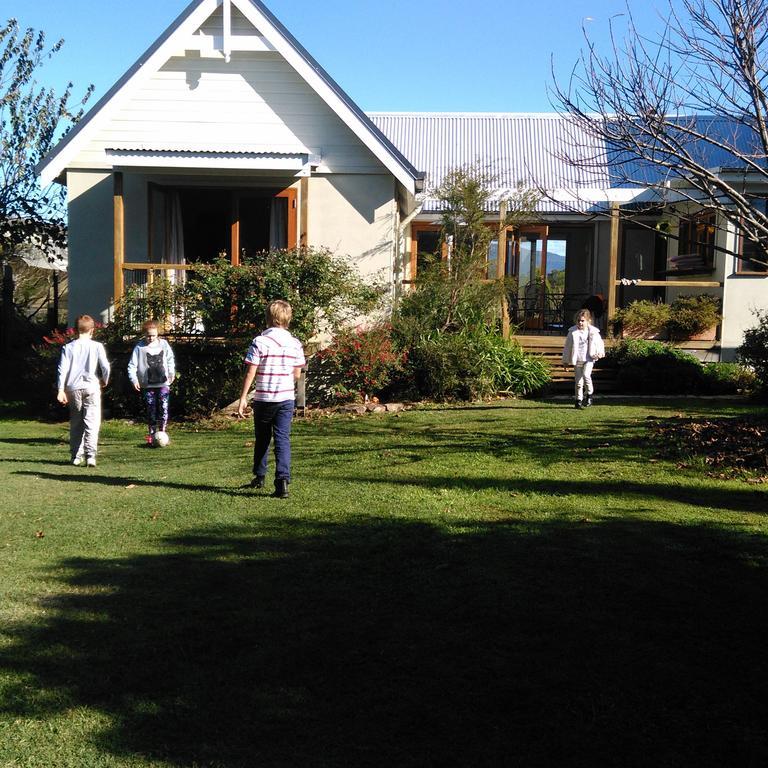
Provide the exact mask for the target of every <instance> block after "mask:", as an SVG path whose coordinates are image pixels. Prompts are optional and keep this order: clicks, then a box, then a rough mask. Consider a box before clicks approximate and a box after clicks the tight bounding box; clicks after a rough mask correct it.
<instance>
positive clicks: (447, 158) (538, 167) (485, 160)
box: [369, 112, 764, 213]
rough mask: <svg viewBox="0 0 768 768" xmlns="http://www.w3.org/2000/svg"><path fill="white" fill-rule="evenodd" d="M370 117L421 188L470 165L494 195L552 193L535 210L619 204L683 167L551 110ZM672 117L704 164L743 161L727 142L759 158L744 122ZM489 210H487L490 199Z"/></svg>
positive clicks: (432, 207) (428, 204)
mask: <svg viewBox="0 0 768 768" xmlns="http://www.w3.org/2000/svg"><path fill="white" fill-rule="evenodd" d="M369 117H370V118H371V120H372V121H373V122H374V123H375V124H376V125H377V126H378V127H379V129H380V130H381V131H382V133H384V134H385V135H386V136H387V137H388V138H389V139H390V140H391V141H392V143H393V144H395V145H396V146H397V147H398V148H399V149H400V151H401V152H402V153H403V154H404V155H405V156H406V157H407V158H408V159H409V160H410V161H411V163H412V164H413V165H414V166H416V167H417V168H419V169H420V170H423V171H425V173H426V185H425V189H426V190H427V191H428V190H429V189H434V188H435V187H438V186H439V185H440V183H441V182H442V180H443V179H444V178H445V174H446V172H447V171H449V170H451V169H454V168H458V167H462V166H477V167H478V168H480V169H481V170H483V171H484V172H486V173H487V174H488V175H489V176H490V178H492V179H494V180H495V183H496V185H497V187H498V190H499V195H498V196H503V195H504V194H505V193H507V192H508V190H512V189H514V188H515V187H516V186H518V184H520V183H522V184H523V185H524V186H527V187H531V188H534V189H541V190H546V191H547V192H549V193H553V197H554V199H550V198H547V197H543V198H542V199H541V201H540V203H539V205H538V206H537V207H538V210H539V211H540V212H551V213H555V212H566V211H583V212H599V211H603V212H604V211H605V210H606V204H607V201H608V200H609V199H617V200H620V201H621V202H623V203H626V202H628V201H629V200H631V199H632V198H633V197H634V196H635V195H638V194H641V193H642V190H643V188H644V187H648V186H654V185H660V184H663V183H664V182H665V181H666V180H672V181H674V180H680V179H682V178H683V173H684V169H682V168H681V169H680V171H679V172H678V171H676V170H675V169H674V168H673V169H671V170H667V169H666V168H664V167H663V165H661V164H656V163H650V162H647V161H642V160H639V159H638V158H637V157H635V156H632V155H630V154H627V153H626V152H623V151H616V150H614V149H611V148H610V147H608V146H607V145H606V144H605V143H604V141H602V140H598V139H596V138H595V137H594V136H593V135H590V132H588V131H586V130H584V128H582V127H580V126H578V125H576V124H575V123H574V122H573V121H571V120H570V119H569V117H568V116H567V115H561V114H556V113H538V114H524V113H441V112H438V113H418V112H392V113H389V112H371V113H369ZM677 120H678V121H679V125H680V128H681V130H680V133H679V136H678V140H679V142H680V143H681V144H682V145H684V146H685V148H686V150H687V151H688V152H690V154H691V156H692V157H694V158H695V159H696V160H697V162H699V163H700V164H701V165H703V166H704V167H708V168H717V167H720V166H727V165H729V164H730V165H733V164H734V163H735V164H737V165H740V166H741V167H743V163H740V162H739V157H738V156H737V155H736V154H734V152H730V151H728V149H727V148H728V147H736V148H738V151H739V152H740V153H743V156H749V157H753V158H759V157H761V155H760V153H761V151H762V150H761V144H760V141H759V136H758V135H757V133H756V132H755V130H754V129H753V128H751V127H749V126H743V125H739V124H738V123H736V122H735V121H734V120H732V119H728V118H722V117H715V116H702V115H694V116H689V117H685V116H681V117H679V118H677ZM702 137H705V138H702ZM663 159H664V158H663V157H660V160H663ZM579 160H581V161H582V162H581V163H579ZM763 160H764V158H763ZM573 161H575V162H573ZM608 190H610V192H608ZM555 193H556V194H555ZM488 209H489V210H493V209H494V203H493V202H492V203H491V204H490V205H489V206H488ZM423 210H424V211H425V212H427V213H429V212H435V211H438V210H439V206H438V204H437V202H436V201H435V200H434V199H433V198H431V197H429V196H428V195H427V197H426V199H425V200H424V203H423Z"/></svg>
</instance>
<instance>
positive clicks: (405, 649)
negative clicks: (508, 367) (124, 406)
mask: <svg viewBox="0 0 768 768" xmlns="http://www.w3.org/2000/svg"><path fill="white" fill-rule="evenodd" d="M165 544H166V547H167V553H165V554H147V555H143V556H135V557H126V558H124V559H117V560H98V559H86V558H82V559H76V560H68V561H65V562H59V563H56V564H54V566H52V575H51V577H52V578H53V577H54V576H53V575H54V574H55V578H57V579H60V580H61V594H60V595H57V596H54V597H52V598H50V599H48V600H46V601H45V603H44V607H45V609H46V612H45V615H44V616H43V617H42V618H40V619H38V620H37V622H36V623H34V624H32V625H29V626H25V625H18V626H14V627H10V628H8V630H7V636H8V642H7V643H6V645H5V646H4V647H3V649H2V650H1V651H0V666H1V667H2V669H3V670H4V672H5V673H6V674H11V675H12V676H14V677H16V679H18V680H19V683H18V686H17V687H15V688H14V689H12V690H10V691H9V692H7V694H6V697H5V700H4V702H3V704H2V710H3V711H4V712H5V713H6V714H8V715H10V716H12V717H15V718H46V717H49V716H52V715H54V714H57V713H60V712H63V711H70V710H71V709H72V708H77V707H86V708H90V709H92V710H95V711H97V712H99V713H101V714H103V715H104V716H105V717H106V718H107V722H108V723H109V725H108V726H106V727H105V728H104V730H102V731H101V732H99V733H97V734H96V735H95V736H94V737H93V738H95V740H96V744H97V746H98V748H99V749H100V750H102V751H103V752H104V753H107V754H111V755H116V756H118V757H126V756H136V755H144V756H147V758H148V759H154V760H164V761H167V762H168V763H169V764H172V765H184V766H188V765H192V764H195V765H216V766H224V767H226V768H234V767H235V766H237V767H241V766H242V767H245V766H249V767H251V766H259V767H260V768H261V767H263V766H347V765H349V766H387V767H389V766H398V768H403V767H411V766H413V767H414V768H415V767H416V766H518V765H519V766H561V765H562V766H565V765H567V766H590V768H593V767H594V766H603V765H606V766H607V765H621V766H630V767H631V766H649V765H654V766H656V765H658V766H662V765H663V766H683V765H685V766H688V765H695V766H698V767H700V766H718V767H720V766H723V765H739V766H762V765H765V763H766V760H768V705H767V704H766V697H765V687H766V683H768V670H767V667H766V660H765V648H764V645H765V637H766V632H767V631H768V614H766V612H765V611H764V610H762V606H763V604H764V601H765V595H766V592H767V591H768V573H767V572H766V564H767V563H768V542H767V541H766V539H765V538H762V537H755V536H747V535H740V534H738V533H737V532H734V531H731V532H727V531H724V530H721V529H713V528H693V527H681V526H673V525H669V524H657V523H648V522H626V521H610V522H604V523H600V524H594V525H592V524H573V523H565V522H552V523H548V524H541V525H536V524H530V523H526V524H516V523H497V524H478V523H477V522H476V521H471V522H467V523H466V525H465V526H463V527H461V526H459V527H458V528H457V529H456V530H454V531H453V532H448V531H446V530H443V529H440V528H437V527H433V526H431V525H428V524H423V523H422V524H415V523H406V522H398V521H392V520H384V519H360V520H357V521H350V522H347V523H345V524H338V525H331V524H324V525H322V524H312V523H310V522H304V521H293V522H289V521H286V520H283V519H278V518H274V519H272V520H266V521H262V522H261V523H258V524H256V525H254V526H253V527H249V528H247V529H240V530H232V531H229V532H227V533H222V532H221V529H216V530H215V531H206V530H201V531H197V532H191V533H190V534H189V535H186V536H184V537H182V538H177V539H170V540H167V541H166V542H165ZM62 573H65V574H68V575H67V576H65V577H62V576H61V574H62ZM21 722H23V720H22V721H21ZM100 722H102V721H100ZM58 728H59V733H58V738H59V739H63V738H66V734H64V733H62V732H61V728H62V726H61V724H60V725H59V726H58ZM70 738H73V739H82V738H83V737H82V734H81V732H79V731H78V732H77V733H75V734H73V735H71V736H70Z"/></svg>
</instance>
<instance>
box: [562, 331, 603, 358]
mask: <svg viewBox="0 0 768 768" xmlns="http://www.w3.org/2000/svg"><path fill="white" fill-rule="evenodd" d="M578 332H579V326H578V325H572V326H571V327H570V328H569V329H568V335H567V336H566V338H565V347H564V348H563V365H576V362H577V360H576V356H577V354H578V351H579V350H578V345H577V344H576V343H575V341H576V334H577V333H578ZM586 357H587V359H586V361H585V362H587V363H594V362H595V360H599V359H600V358H601V357H605V344H603V339H602V337H601V336H600V331H599V329H597V328H595V326H594V325H590V326H588V328H587V356H586Z"/></svg>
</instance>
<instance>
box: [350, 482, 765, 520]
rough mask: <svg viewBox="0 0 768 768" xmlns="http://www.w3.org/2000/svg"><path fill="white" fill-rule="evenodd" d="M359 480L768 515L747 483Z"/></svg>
mask: <svg viewBox="0 0 768 768" xmlns="http://www.w3.org/2000/svg"><path fill="white" fill-rule="evenodd" d="M351 479H354V480H355V481H356V482H363V483H371V484H375V483H378V484H385V485H412V486H416V487H422V488H434V489H441V488H457V489H461V490H464V491H466V490H469V491H483V490H495V491H503V492H508V493H523V494H530V493H536V494H546V495H548V496H585V497H591V498H601V497H606V498H608V497H618V498H625V497H630V498H631V497H637V499H638V501H639V502H642V501H643V500H645V499H648V498H653V497H655V498H658V499H663V500H665V501H674V502H678V503H680V504H690V505H691V506H694V507H706V508H715V509H727V510H731V511H733V512H749V513H752V514H760V515H768V492H766V491H764V490H762V489H759V490H758V489H755V488H752V487H744V488H743V489H734V488H733V487H732V486H731V487H727V488H724V487H715V486H712V485H706V486H704V485H681V484H677V483H652V482H649V483H644V482H641V481H632V480H606V479H600V480H546V479H543V480H542V479H530V478H519V477H513V478H501V477H463V476H461V475H441V476H434V475H430V476H428V477H424V476H422V475H419V474H413V475H411V476H402V475H401V476H399V477H396V478H392V477H387V478H384V477H378V476H373V475H362V474H357V475H355V474H352V475H351Z"/></svg>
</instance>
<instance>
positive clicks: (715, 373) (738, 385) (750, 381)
mask: <svg viewBox="0 0 768 768" xmlns="http://www.w3.org/2000/svg"><path fill="white" fill-rule="evenodd" d="M702 373H703V391H704V392H705V393H706V394H708V395H735V394H746V393H749V392H752V391H753V390H754V389H755V387H756V385H757V380H756V377H755V374H754V373H753V372H752V371H751V370H749V368H745V367H744V366H743V365H739V364H738V363H705V364H704V367H703V371H702Z"/></svg>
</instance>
